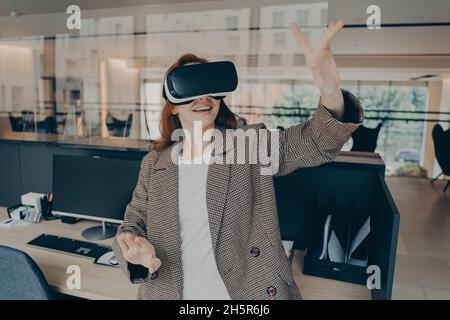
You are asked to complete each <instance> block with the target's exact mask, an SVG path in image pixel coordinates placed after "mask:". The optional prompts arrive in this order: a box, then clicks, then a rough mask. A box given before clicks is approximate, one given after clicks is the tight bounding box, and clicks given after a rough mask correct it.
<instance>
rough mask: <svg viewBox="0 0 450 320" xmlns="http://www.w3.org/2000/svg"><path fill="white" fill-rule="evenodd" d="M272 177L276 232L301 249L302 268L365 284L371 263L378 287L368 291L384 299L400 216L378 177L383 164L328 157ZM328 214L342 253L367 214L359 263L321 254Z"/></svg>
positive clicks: (389, 283) (387, 295)
mask: <svg viewBox="0 0 450 320" xmlns="http://www.w3.org/2000/svg"><path fill="white" fill-rule="evenodd" d="M274 180H275V181H274V183H275V190H276V196H277V207H278V213H279V220H280V228H281V234H282V237H283V238H284V239H293V240H295V244H296V248H297V249H302V250H306V254H305V259H304V266H303V270H304V273H305V274H309V275H315V276H320V277H325V278H331V279H337V280H343V281H348V282H354V283H359V284H362V285H365V284H366V281H367V278H368V276H369V275H370V274H371V273H370V272H369V274H368V273H367V272H368V269H367V267H368V266H377V267H379V270H380V276H381V281H380V284H381V288H379V289H374V290H371V294H372V297H373V298H374V299H390V297H391V293H392V282H393V275H394V266H395V257H396V249H397V237H398V230H399V220H400V216H399V213H398V210H397V208H396V206H395V203H394V202H393V200H392V197H391V194H390V192H389V190H388V188H387V186H386V184H385V181H384V165H370V164H361V163H352V162H348V163H345V162H339V163H329V164H326V165H323V166H320V167H316V168H302V169H299V170H297V171H295V172H293V173H291V174H289V175H287V176H283V177H276V178H275V179H274ZM328 216H330V217H331V219H332V220H331V221H332V223H331V226H332V227H331V229H334V230H337V231H336V234H337V238H338V239H339V240H340V244H341V247H342V248H343V252H344V253H345V254H347V253H348V252H349V247H350V244H351V243H352V239H354V236H355V233H356V232H355V231H358V230H359V229H360V228H361V227H362V226H363V225H364V223H365V222H367V219H368V218H369V217H370V219H369V223H370V233H369V235H368V237H367V238H366V239H365V241H364V243H363V244H362V245H361V248H360V249H358V250H359V251H358V252H357V253H358V254H359V255H365V258H366V259H367V262H366V264H365V265H361V266H360V265H355V264H353V262H351V263H350V262H347V261H346V262H343V263H339V262H332V261H330V260H331V259H327V258H324V257H323V256H322V254H323V253H324V233H325V223H326V221H327V218H328ZM326 239H327V240H326V241H329V234H328V235H327V236H326ZM333 261H336V260H333ZM369 271H370V270H369Z"/></svg>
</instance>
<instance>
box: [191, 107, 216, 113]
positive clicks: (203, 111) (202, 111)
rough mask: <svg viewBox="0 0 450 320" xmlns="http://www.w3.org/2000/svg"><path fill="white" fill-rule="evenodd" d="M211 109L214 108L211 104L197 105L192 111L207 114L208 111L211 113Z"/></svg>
mask: <svg viewBox="0 0 450 320" xmlns="http://www.w3.org/2000/svg"><path fill="white" fill-rule="evenodd" d="M211 110H212V107H211V106H201V107H196V108H195V109H193V110H192V111H193V112H195V113H200V114H206V113H209V111H211Z"/></svg>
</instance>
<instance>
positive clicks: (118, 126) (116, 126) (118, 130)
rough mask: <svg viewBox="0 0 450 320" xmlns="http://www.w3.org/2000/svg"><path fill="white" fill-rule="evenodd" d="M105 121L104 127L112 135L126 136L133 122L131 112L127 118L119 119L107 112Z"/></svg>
mask: <svg viewBox="0 0 450 320" xmlns="http://www.w3.org/2000/svg"><path fill="white" fill-rule="evenodd" d="M105 122H106V127H107V128H108V130H109V133H110V134H111V135H112V136H119V137H128V136H129V135H130V128H131V124H132V122H133V114H132V113H130V114H128V117H127V120H119V119H117V118H115V117H113V116H112V115H111V114H110V113H109V112H108V114H107V116H106V119H105Z"/></svg>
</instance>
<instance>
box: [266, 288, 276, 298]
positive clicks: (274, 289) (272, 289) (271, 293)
mask: <svg viewBox="0 0 450 320" xmlns="http://www.w3.org/2000/svg"><path fill="white" fill-rule="evenodd" d="M267 293H268V294H269V296H271V297H274V296H275V295H276V294H277V289H276V288H275V287H272V286H270V287H268V288H267Z"/></svg>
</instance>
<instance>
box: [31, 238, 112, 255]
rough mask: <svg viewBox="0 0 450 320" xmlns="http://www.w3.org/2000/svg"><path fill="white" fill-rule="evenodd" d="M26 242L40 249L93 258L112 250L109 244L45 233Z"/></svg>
mask: <svg viewBox="0 0 450 320" xmlns="http://www.w3.org/2000/svg"><path fill="white" fill-rule="evenodd" d="M27 244H28V245H31V246H34V247H38V248H42V249H47V250H55V251H59V252H62V253H67V254H73V255H77V256H81V257H85V258H94V259H97V258H99V257H101V256H102V255H104V254H105V253H107V252H109V251H111V250H112V248H111V247H109V246H104V245H101V244H97V243H93V242H87V241H81V240H75V239H71V238H64V237H60V236H55V235H51V234H46V233H43V234H41V235H40V236H39V237H37V238H35V239H33V240H31V241H29V242H28V243H27Z"/></svg>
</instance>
